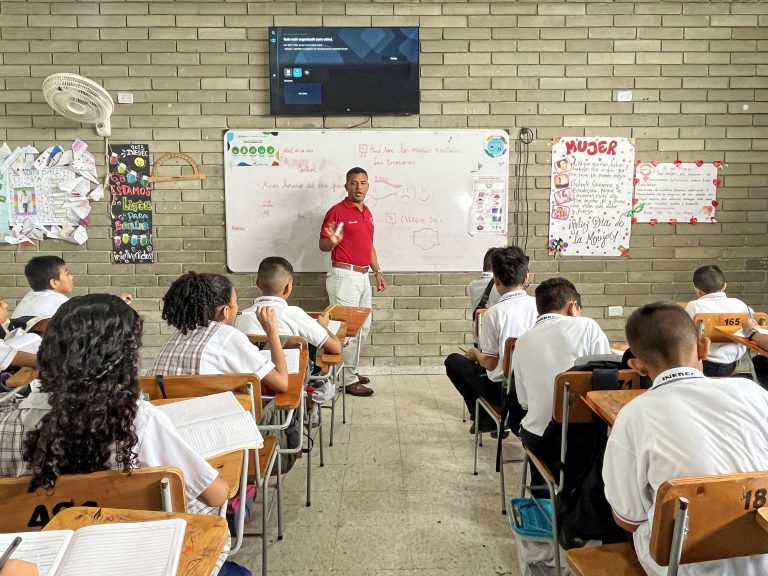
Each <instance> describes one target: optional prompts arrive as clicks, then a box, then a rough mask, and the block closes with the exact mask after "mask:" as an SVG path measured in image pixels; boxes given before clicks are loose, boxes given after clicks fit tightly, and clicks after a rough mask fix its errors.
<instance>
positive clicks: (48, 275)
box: [24, 256, 67, 292]
mask: <svg viewBox="0 0 768 576" xmlns="http://www.w3.org/2000/svg"><path fill="white" fill-rule="evenodd" d="M66 265H67V263H66V262H64V260H62V259H61V258H59V257H58V256H35V257H34V258H31V259H30V260H29V261H28V262H27V264H26V266H24V276H26V277H27V282H29V287H30V288H32V290H34V291H35V292H42V291H43V290H50V289H51V280H58V279H59V274H60V273H61V267H62V266H66Z"/></svg>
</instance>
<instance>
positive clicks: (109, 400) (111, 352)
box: [0, 294, 229, 561]
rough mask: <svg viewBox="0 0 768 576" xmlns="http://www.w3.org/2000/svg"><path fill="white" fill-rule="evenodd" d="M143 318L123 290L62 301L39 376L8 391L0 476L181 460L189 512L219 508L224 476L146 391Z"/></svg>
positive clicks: (37, 477)
mask: <svg viewBox="0 0 768 576" xmlns="http://www.w3.org/2000/svg"><path fill="white" fill-rule="evenodd" d="M142 327H143V322H142V320H141V318H140V317H139V315H138V314H137V313H136V312H135V311H134V310H132V309H131V308H130V307H129V306H128V305H127V304H126V303H125V302H124V301H123V300H121V299H120V298H119V297H117V296H112V295H109V294H89V295H86V296H78V297H75V298H72V299H71V300H69V301H67V302H65V303H64V304H62V306H61V307H60V309H59V311H58V312H57V313H56V314H55V315H54V317H53V319H52V320H51V322H50V324H49V325H48V328H47V330H46V332H45V336H44V337H43V341H42V343H41V345H40V350H39V353H38V361H39V366H40V380H39V382H34V383H33V385H32V391H31V392H30V394H29V397H27V398H25V399H21V398H19V397H18V396H14V395H13V394H9V395H8V396H6V397H5V398H3V399H2V401H1V403H0V477H11V476H26V475H29V476H31V478H30V490H34V489H37V488H39V487H42V488H43V489H44V490H51V489H53V488H54V487H55V485H56V480H57V479H58V477H59V476H60V475H61V474H86V473H90V472H97V471H100V470H108V469H111V468H112V469H118V470H120V471H122V472H128V471H129V470H130V469H132V468H137V467H141V466H176V467H178V468H179V469H181V471H182V472H183V475H184V484H185V488H186V493H187V497H188V498H191V500H190V501H189V502H188V503H187V505H188V509H189V511H190V513H197V514H200V513H209V514H212V513H215V514H218V512H219V510H218V508H219V507H221V506H223V505H224V504H226V501H227V495H228V492H229V486H228V484H227V482H226V480H224V479H223V478H221V477H220V476H219V473H218V472H217V471H216V470H215V469H214V468H213V467H212V466H211V465H210V464H208V463H207V462H206V461H205V460H204V459H203V458H202V457H201V456H199V455H198V454H197V453H195V452H194V451H193V450H192V449H191V448H190V447H189V446H188V445H187V443H186V442H185V441H184V440H183V439H182V438H181V436H180V435H179V434H178V432H177V431H176V429H175V428H174V426H173V424H172V423H171V421H170V420H169V419H168V417H167V416H166V415H165V414H164V413H163V412H161V411H160V410H158V409H157V408H155V407H154V406H153V405H152V404H150V403H149V402H146V401H143V400H141V388H140V386H139V376H138V360H139V348H140V346H141V333H142ZM225 557H226V555H224V557H223V558H222V561H223V559H224V558H225Z"/></svg>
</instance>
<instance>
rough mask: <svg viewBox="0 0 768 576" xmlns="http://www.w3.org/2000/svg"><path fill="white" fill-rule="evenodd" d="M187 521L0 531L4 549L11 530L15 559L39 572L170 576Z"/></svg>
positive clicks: (42, 574)
mask: <svg viewBox="0 0 768 576" xmlns="http://www.w3.org/2000/svg"><path fill="white" fill-rule="evenodd" d="M186 526H187V523H186V522H185V521H184V520H183V519H181V518H173V519H169V520H154V521H151V522H126V523H113V524H96V525H93V526H86V527H84V528H80V529H79V530H77V532H74V531H72V530H51V531H49V532H45V531H43V532H20V533H17V534H0V549H2V550H5V549H6V548H7V547H8V545H9V544H10V543H11V541H12V540H13V539H14V538H15V537H16V536H21V538H22V542H21V545H20V546H19V547H18V548H17V549H16V551H15V552H14V553H13V556H11V557H12V558H14V559H16V560H27V561H28V562H33V563H35V564H37V569H38V571H39V573H40V576H82V575H83V574H115V575H120V576H174V575H175V574H176V570H177V569H178V566H179V555H180V554H181V546H182V544H183V542H184V530H185V529H186Z"/></svg>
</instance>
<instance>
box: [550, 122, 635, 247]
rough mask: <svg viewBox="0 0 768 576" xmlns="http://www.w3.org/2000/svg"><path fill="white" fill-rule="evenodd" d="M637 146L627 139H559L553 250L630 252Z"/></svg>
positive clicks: (553, 200) (552, 205) (554, 178)
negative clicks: (633, 177) (631, 210)
mask: <svg viewBox="0 0 768 576" xmlns="http://www.w3.org/2000/svg"><path fill="white" fill-rule="evenodd" d="M634 161H635V146H634V143H633V142H632V141H631V140H628V139H627V138H583V137H567V136H563V137H560V138H555V139H554V140H553V146H552V179H551V190H550V214H549V216H550V220H549V252H550V254H551V255H564V256H623V255H627V254H628V253H629V236H630V228H631V219H630V216H629V215H628V212H629V211H630V209H631V208H632V173H633V168H634Z"/></svg>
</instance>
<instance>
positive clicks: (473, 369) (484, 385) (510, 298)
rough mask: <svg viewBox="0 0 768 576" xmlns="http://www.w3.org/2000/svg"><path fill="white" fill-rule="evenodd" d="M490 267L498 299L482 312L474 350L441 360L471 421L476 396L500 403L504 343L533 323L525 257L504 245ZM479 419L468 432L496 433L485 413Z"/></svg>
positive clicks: (532, 303)
mask: <svg viewBox="0 0 768 576" xmlns="http://www.w3.org/2000/svg"><path fill="white" fill-rule="evenodd" d="M491 264H492V267H493V281H494V283H495V285H496V288H497V289H498V291H499V294H501V299H500V300H499V303H498V304H496V305H495V306H493V307H492V308H490V309H489V310H488V311H487V312H486V313H485V318H484V319H483V325H482V328H481V329H480V338H479V345H478V348H474V347H473V348H470V349H469V350H467V352H466V354H465V355H463V356H462V355H461V354H451V355H449V356H448V357H447V358H446V359H445V372H446V374H447V375H448V378H449V379H450V380H451V382H452V383H453V385H454V386H455V387H456V389H457V390H458V391H459V393H460V394H461V396H462V397H463V398H464V402H465V403H466V405H467V408H468V409H469V413H470V415H471V417H472V418H474V415H475V402H476V401H477V399H478V398H479V397H481V396H482V397H483V398H485V399H486V400H488V401H489V402H491V403H492V404H497V405H498V404H500V403H501V382H502V380H503V377H504V369H503V368H504V367H503V366H502V365H501V361H502V358H503V356H504V345H505V343H506V340H507V338H509V337H515V338H516V337H519V336H520V335H521V334H523V333H525V332H526V331H527V330H528V329H530V328H531V326H533V323H534V321H535V320H536V303H535V301H534V299H533V298H531V297H530V296H528V294H526V293H525V289H524V285H525V283H526V282H527V280H528V256H526V255H525V253H524V252H523V251H522V250H521V249H520V248H518V247H517V246H506V247H503V248H497V249H495V250H494V251H493V255H492V258H491ZM513 356H514V354H513ZM480 417H481V421H480V422H479V423H478V422H476V423H475V424H473V425H472V428H471V429H470V433H474V429H475V425H477V426H479V427H480V428H479V429H480V431H481V432H494V431H495V430H496V425H495V424H494V423H493V420H491V419H490V417H489V416H488V415H487V414H485V413H484V412H482V411H481V412H480Z"/></svg>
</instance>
